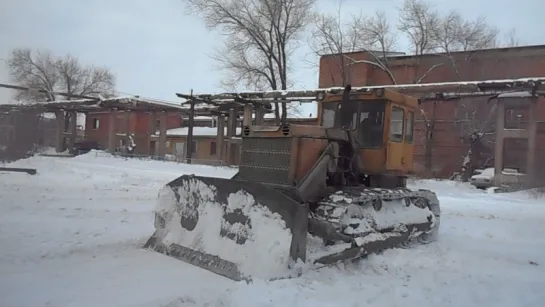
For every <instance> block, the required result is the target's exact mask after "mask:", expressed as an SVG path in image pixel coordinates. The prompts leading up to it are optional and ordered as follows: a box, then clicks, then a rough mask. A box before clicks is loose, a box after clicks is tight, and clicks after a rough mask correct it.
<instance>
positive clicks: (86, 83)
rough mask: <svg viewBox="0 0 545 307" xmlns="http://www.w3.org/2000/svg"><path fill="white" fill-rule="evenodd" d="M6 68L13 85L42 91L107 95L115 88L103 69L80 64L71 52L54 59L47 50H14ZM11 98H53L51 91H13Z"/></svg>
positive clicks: (29, 100)
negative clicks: (41, 91)
mask: <svg viewBox="0 0 545 307" xmlns="http://www.w3.org/2000/svg"><path fill="white" fill-rule="evenodd" d="M8 69H9V74H10V77H11V79H12V80H13V81H14V82H15V83H16V84H18V85H22V86H27V87H31V88H36V89H41V90H46V91H58V92H66V93H68V94H73V95H85V96H98V95H100V94H101V95H104V96H108V95H112V94H113V91H114V87H115V76H114V75H113V74H112V73H111V72H110V71H109V70H108V69H107V68H102V67H95V66H88V67H84V66H82V65H81V64H80V63H79V61H78V59H77V58H75V57H73V56H71V55H66V56H65V57H63V58H58V57H54V56H53V55H52V54H51V53H50V52H49V51H47V50H37V51H34V52H33V51H32V50H30V49H26V48H25V49H14V50H13V51H12V53H11V56H10V58H9V60H8ZM15 99H16V100H18V101H21V102H40V101H52V100H55V97H54V95H53V94H51V93H38V92H17V93H15ZM68 99H70V96H68Z"/></svg>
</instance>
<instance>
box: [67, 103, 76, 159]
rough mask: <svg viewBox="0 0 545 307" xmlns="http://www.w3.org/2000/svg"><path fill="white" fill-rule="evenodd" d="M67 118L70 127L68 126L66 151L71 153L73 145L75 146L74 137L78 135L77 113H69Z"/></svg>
mask: <svg viewBox="0 0 545 307" xmlns="http://www.w3.org/2000/svg"><path fill="white" fill-rule="evenodd" d="M69 114H70V115H69V118H70V126H69V130H70V131H68V133H69V137H68V150H69V151H72V149H73V148H74V145H75V144H76V137H77V135H78V129H77V125H78V113H77V112H75V111H70V112H69Z"/></svg>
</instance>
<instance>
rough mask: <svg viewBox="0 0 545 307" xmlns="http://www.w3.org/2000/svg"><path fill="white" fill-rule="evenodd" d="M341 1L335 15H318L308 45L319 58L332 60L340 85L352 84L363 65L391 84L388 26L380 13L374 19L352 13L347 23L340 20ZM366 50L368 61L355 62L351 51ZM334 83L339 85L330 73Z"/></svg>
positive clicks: (392, 42) (392, 76) (389, 33)
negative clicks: (353, 75)
mask: <svg viewBox="0 0 545 307" xmlns="http://www.w3.org/2000/svg"><path fill="white" fill-rule="evenodd" d="M341 9H342V1H339V8H338V10H337V12H336V15H334V14H320V15H317V16H316V18H315V22H314V29H313V31H312V35H311V37H310V40H309V45H310V47H311V49H312V50H313V52H314V53H315V54H316V55H318V56H323V55H330V56H332V57H334V59H333V60H334V62H335V63H336V66H338V67H336V69H338V71H340V77H341V80H340V81H341V82H340V83H341V85H343V86H344V85H346V84H349V83H351V80H350V76H351V73H352V69H353V68H354V67H355V65H356V64H360V63H365V64H367V65H371V66H373V67H375V68H378V69H380V70H382V71H384V72H385V73H386V74H387V75H388V77H389V78H390V80H391V82H392V83H393V84H395V83H396V80H395V78H394V75H393V74H392V73H391V71H390V69H389V67H388V57H387V54H388V52H389V51H391V48H392V47H393V45H394V43H395V40H394V33H392V31H391V27H390V24H389V22H388V20H387V18H386V15H385V14H384V13H383V12H377V13H376V14H375V15H373V16H364V15H363V14H362V12H360V13H359V14H351V15H350V17H349V18H348V20H347V21H343V20H342V14H341ZM361 51H367V52H368V54H369V56H370V59H355V58H354V57H353V55H352V53H354V52H361ZM330 77H331V78H332V83H333V84H336V85H337V84H339V82H337V80H335V78H334V74H333V72H331V73H330Z"/></svg>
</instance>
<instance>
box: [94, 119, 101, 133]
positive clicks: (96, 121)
mask: <svg viewBox="0 0 545 307" xmlns="http://www.w3.org/2000/svg"><path fill="white" fill-rule="evenodd" d="M99 127H100V120H99V119H98V118H93V129H95V130H96V129H98V128H99Z"/></svg>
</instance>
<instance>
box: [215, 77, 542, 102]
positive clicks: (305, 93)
mask: <svg viewBox="0 0 545 307" xmlns="http://www.w3.org/2000/svg"><path fill="white" fill-rule="evenodd" d="M530 82H534V83H537V84H545V76H544V77H532V78H518V79H499V80H482V81H458V82H436V83H419V84H395V85H389V84H383V85H373V86H362V87H352V91H364V90H373V89H381V88H387V89H421V88H434V87H449V86H450V87H463V86H471V85H473V86H481V87H486V86H487V85H488V86H492V85H505V87H506V88H509V87H510V86H512V85H514V84H516V83H530ZM343 90H344V88H343V87H329V88H316V89H303V90H270V91H262V92H260V91H245V92H239V93H219V94H215V95H214V96H218V97H219V96H226V97H227V96H232V95H234V94H236V95H239V96H244V97H246V96H252V97H254V96H255V97H266V98H272V97H288V96H289V97H291V98H304V97H310V96H313V95H316V93H318V92H324V91H325V92H338V91H343ZM218 99H219V98H218ZM220 100H221V99H220ZM308 102H309V103H313V102H311V101H308Z"/></svg>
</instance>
